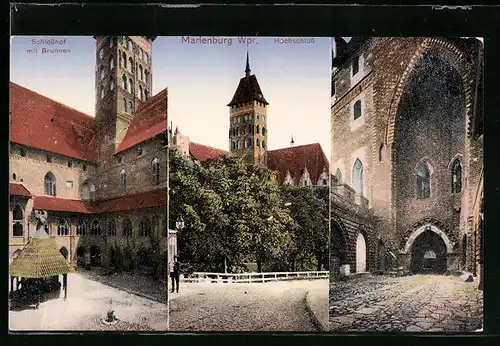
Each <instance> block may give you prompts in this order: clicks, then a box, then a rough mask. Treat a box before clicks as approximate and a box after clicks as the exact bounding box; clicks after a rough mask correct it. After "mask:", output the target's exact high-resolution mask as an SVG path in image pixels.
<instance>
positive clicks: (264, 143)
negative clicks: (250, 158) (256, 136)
mask: <svg viewBox="0 0 500 346" xmlns="http://www.w3.org/2000/svg"><path fill="white" fill-rule="evenodd" d="M262 148H263V149H265V148H266V141H262Z"/></svg>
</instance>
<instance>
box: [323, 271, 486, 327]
mask: <svg viewBox="0 0 500 346" xmlns="http://www.w3.org/2000/svg"><path fill="white" fill-rule="evenodd" d="M329 300H330V304H329V305H330V306H329V311H330V328H331V331H334V332H361V331H379V332H474V331H476V330H478V329H481V328H482V323H483V293H482V291H479V290H477V289H476V283H469V282H463V279H462V278H461V277H456V276H439V275H414V276H405V277H388V276H383V275H379V276H375V275H373V276H372V275H369V276H360V277H357V278H352V279H349V280H346V281H338V282H335V283H330V297H329Z"/></svg>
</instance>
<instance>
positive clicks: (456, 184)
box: [451, 159, 462, 193]
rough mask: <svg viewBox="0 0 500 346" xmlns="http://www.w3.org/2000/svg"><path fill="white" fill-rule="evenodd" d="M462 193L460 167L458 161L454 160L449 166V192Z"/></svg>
mask: <svg viewBox="0 0 500 346" xmlns="http://www.w3.org/2000/svg"><path fill="white" fill-rule="evenodd" d="M461 191H462V165H461V164H460V160H458V159H455V161H453V164H452V166H451V192H452V193H459V192H461Z"/></svg>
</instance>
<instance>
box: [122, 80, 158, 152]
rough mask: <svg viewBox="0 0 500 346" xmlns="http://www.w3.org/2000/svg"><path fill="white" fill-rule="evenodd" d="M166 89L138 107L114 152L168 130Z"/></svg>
mask: <svg viewBox="0 0 500 346" xmlns="http://www.w3.org/2000/svg"><path fill="white" fill-rule="evenodd" d="M167 107H168V88H165V89H163V90H162V91H161V92H159V93H158V94H156V95H155V96H153V97H151V98H150V99H149V100H147V101H146V102H144V103H143V104H142V105H141V106H139V107H138V108H137V110H136V112H135V116H134V119H133V120H132V123H131V124H130V126H129V128H128V130H127V133H126V134H125V137H124V138H123V141H122V142H121V143H120V145H119V146H118V149H116V152H117V153H118V152H120V151H123V150H125V149H128V148H130V147H133V146H134V145H137V144H139V143H141V142H144V141H145V140H147V139H150V138H152V137H154V136H156V135H158V134H161V133H163V132H166V131H167V129H168V119H167Z"/></svg>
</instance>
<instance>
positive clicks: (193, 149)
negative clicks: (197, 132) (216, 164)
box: [189, 142, 229, 161]
mask: <svg viewBox="0 0 500 346" xmlns="http://www.w3.org/2000/svg"><path fill="white" fill-rule="evenodd" d="M189 154H191V156H192V157H194V158H195V159H196V160H198V161H206V160H211V159H218V158H219V157H221V156H225V155H228V154H229V152H228V151H225V150H222V149H217V148H213V147H209V146H207V145H203V144H199V143H195V142H189Z"/></svg>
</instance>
